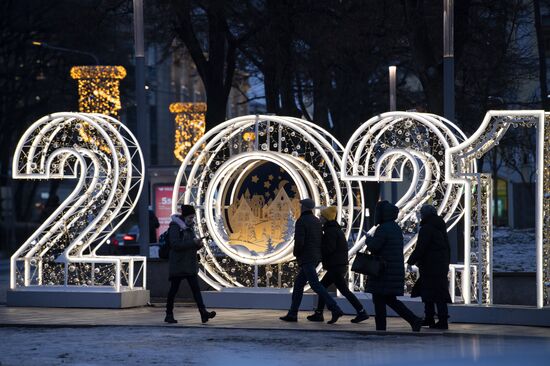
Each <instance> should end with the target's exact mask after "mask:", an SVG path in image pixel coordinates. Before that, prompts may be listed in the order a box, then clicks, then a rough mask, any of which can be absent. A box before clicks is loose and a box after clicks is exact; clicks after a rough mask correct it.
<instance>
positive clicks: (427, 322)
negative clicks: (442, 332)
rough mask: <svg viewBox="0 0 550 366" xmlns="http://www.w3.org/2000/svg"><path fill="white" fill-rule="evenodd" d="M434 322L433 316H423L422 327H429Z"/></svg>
mask: <svg viewBox="0 0 550 366" xmlns="http://www.w3.org/2000/svg"><path fill="white" fill-rule="evenodd" d="M434 324H435V320H434V318H433V317H425V318H424V320H423V321H422V326H423V327H431V326H432V325H434Z"/></svg>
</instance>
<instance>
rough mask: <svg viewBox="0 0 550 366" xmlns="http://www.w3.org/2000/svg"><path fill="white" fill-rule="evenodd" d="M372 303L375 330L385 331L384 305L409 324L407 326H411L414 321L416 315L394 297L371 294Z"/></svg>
mask: <svg viewBox="0 0 550 366" xmlns="http://www.w3.org/2000/svg"><path fill="white" fill-rule="evenodd" d="M372 302H373V303H374V314H375V315H374V321H375V323H376V330H386V305H387V306H389V307H390V308H392V309H393V311H395V312H396V313H397V314H398V315H399V316H400V317H402V318H403V319H405V320H406V321H407V322H409V324H412V323H413V322H414V321H415V320H416V315H414V313H413V312H412V311H410V310H409V308H407V307H406V306H405V304H403V303H402V302H401V301H399V300H397V297H395V295H380V294H372Z"/></svg>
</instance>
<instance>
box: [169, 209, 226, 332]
mask: <svg viewBox="0 0 550 366" xmlns="http://www.w3.org/2000/svg"><path fill="white" fill-rule="evenodd" d="M194 225H195V208H194V207H193V206H190V205H182V206H181V215H172V222H170V226H169V227H168V239H169V243H170V254H169V279H170V290H169V291H168V298H167V301H166V318H165V319H164V321H165V322H167V323H177V322H178V321H177V320H176V319H175V318H174V299H175V297H176V293H177V292H178V289H179V286H180V283H181V281H182V280H183V279H187V283H189V287H190V288H191V292H192V293H193V298H194V299H195V303H196V304H197V307H198V309H199V312H200V315H201V321H202V322H203V323H206V322H207V321H208V320H209V319H212V318H214V317H215V316H216V312H215V311H207V310H206V306H204V302H203V300H202V295H201V291H200V287H199V279H198V275H197V273H198V271H199V266H198V260H197V251H198V250H200V249H201V248H202V247H203V243H202V240H203V238H197V237H196V236H195V231H194Z"/></svg>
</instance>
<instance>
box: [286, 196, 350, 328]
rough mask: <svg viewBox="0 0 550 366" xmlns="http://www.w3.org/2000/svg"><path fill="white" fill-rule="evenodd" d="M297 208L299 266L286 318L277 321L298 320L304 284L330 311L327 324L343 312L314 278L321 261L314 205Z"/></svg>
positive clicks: (319, 229) (308, 201)
mask: <svg viewBox="0 0 550 366" xmlns="http://www.w3.org/2000/svg"><path fill="white" fill-rule="evenodd" d="M300 205H301V215H300V218H299V219H298V221H296V226H295V230H294V256H295V257H296V261H297V262H298V265H299V266H300V270H299V272H298V275H297V276H296V279H295V280H294V289H293V291H292V304H291V306H290V310H289V311H288V314H287V315H285V316H282V317H280V318H279V319H281V320H283V321H287V322H296V321H298V309H299V308H300V303H301V302H302V297H303V294H304V287H305V285H306V283H309V285H310V286H311V288H312V289H313V291H315V292H316V293H317V295H319V297H322V298H323V299H324V301H325V303H326V304H327V307H328V308H329V310H330V311H331V312H332V318H331V319H330V320H329V321H328V323H329V324H333V323H336V321H337V320H338V319H339V318H340V317H341V316H342V315H344V313H343V312H342V310H341V309H340V308H339V307H338V305H337V304H336V301H334V299H333V298H332V297H331V296H330V295H329V293H328V291H327V290H326V288H325V287H324V286H323V285H321V283H320V282H319V278H318V277H317V271H316V270H315V267H317V265H318V264H319V262H321V241H322V227H321V222H320V221H319V219H318V218H317V217H315V215H313V209H314V208H315V202H314V201H313V200H312V199H309V198H306V199H303V200H301V201H300Z"/></svg>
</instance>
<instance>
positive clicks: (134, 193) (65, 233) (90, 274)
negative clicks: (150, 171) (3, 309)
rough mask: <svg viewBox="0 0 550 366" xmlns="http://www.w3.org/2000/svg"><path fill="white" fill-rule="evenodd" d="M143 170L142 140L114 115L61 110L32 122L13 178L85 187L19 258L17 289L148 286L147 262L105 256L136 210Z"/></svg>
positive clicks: (13, 283)
mask: <svg viewBox="0 0 550 366" xmlns="http://www.w3.org/2000/svg"><path fill="white" fill-rule="evenodd" d="M143 169H144V163H143V156H142V153H141V150H140V147H139V144H138V142H137V140H136V138H135V137H134V135H133V134H132V133H131V132H130V130H128V128H127V127H125V126H124V125H123V124H121V123H120V122H119V121H118V120H116V119H114V118H112V117H109V116H106V115H100V114H92V113H72V112H61V113H53V114H50V115H47V116H45V117H42V118H41V119H39V120H38V121H36V122H35V123H34V124H33V125H31V126H30V127H29V128H28V129H27V130H26V131H25V133H24V134H23V136H22V137H21V139H20V140H19V143H18V145H17V148H16V150H15V154H14V159H13V178H14V179H30V180H44V179H45V180H48V179H67V178H69V179H77V183H76V187H75V189H74V190H73V192H72V193H71V194H70V195H69V197H67V199H65V200H64V201H63V202H61V204H60V205H59V207H58V208H57V209H55V211H54V212H53V213H52V214H51V215H50V216H49V217H48V218H47V219H46V221H44V222H43V223H42V225H40V227H39V228H38V229H37V230H36V231H35V232H34V233H33V234H32V235H31V236H30V237H29V238H28V239H27V241H26V242H25V243H24V244H23V245H22V246H21V247H20V248H19V249H18V250H17V251H16V252H15V253H14V255H13V256H12V257H11V269H10V270H11V273H10V274H11V276H10V288H11V290H17V291H19V290H21V291H24V290H33V291H58V290H59V291H80V292H94V291H103V292H104V291H108V292H109V291H110V292H121V291H125V290H128V289H134V288H136V289H140V288H142V289H145V284H146V258H145V257H139V256H124V257H122V256H100V255H98V254H97V251H98V249H99V248H100V247H101V245H103V244H104V243H105V242H106V241H107V240H108V239H109V238H110V236H111V234H112V233H113V232H114V231H115V230H116V229H117V228H118V227H119V226H120V225H121V224H122V223H123V222H124V221H125V220H126V219H127V218H128V216H129V215H130V214H131V212H132V210H133V209H134V207H135V205H136V202H137V201H136V199H137V197H139V194H140V192H141V190H142V188H143V174H144V172H143Z"/></svg>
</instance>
